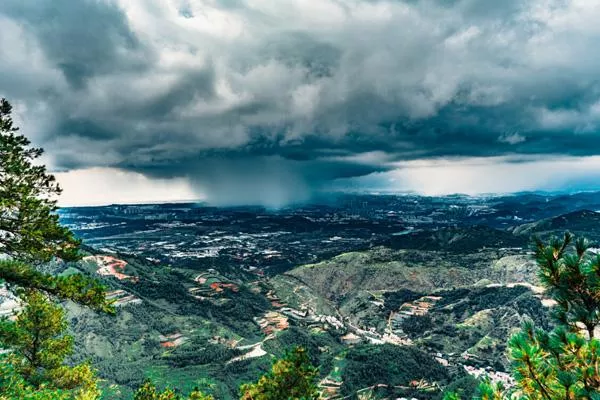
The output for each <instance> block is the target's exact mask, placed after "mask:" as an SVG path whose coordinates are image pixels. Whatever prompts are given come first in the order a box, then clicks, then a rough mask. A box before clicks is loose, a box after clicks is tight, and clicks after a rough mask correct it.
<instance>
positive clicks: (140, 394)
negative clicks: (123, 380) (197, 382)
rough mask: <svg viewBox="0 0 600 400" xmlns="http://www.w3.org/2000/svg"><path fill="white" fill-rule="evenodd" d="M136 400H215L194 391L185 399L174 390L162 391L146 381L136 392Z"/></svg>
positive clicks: (134, 397)
mask: <svg viewBox="0 0 600 400" xmlns="http://www.w3.org/2000/svg"><path fill="white" fill-rule="evenodd" d="M133 399H134V400H213V397H212V396H207V395H205V394H203V393H202V392H200V391H199V390H198V389H194V390H193V391H192V393H190V395H189V396H188V397H183V396H182V395H180V394H178V393H177V392H175V391H174V390H172V389H170V388H166V389H165V390H163V391H161V390H159V389H157V388H156V385H154V384H153V383H152V381H150V380H146V382H144V384H143V385H142V386H140V388H139V389H138V390H137V391H136V392H135V395H134V396H133Z"/></svg>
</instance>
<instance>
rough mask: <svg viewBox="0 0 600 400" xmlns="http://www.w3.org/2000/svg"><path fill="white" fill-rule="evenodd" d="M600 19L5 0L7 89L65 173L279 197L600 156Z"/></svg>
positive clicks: (336, 3) (460, 3) (290, 2)
mask: <svg viewBox="0 0 600 400" xmlns="http://www.w3.org/2000/svg"><path fill="white" fill-rule="evenodd" d="M598 20H600V4H599V3H597V2H593V1H586V0H571V1H568V0H528V1H525V0H508V1H502V2H490V1H487V0H405V1H402V0H345V1H342V0H283V1H273V0H144V1H141V0H140V1H126V0H78V1H70V0H35V1H34V0H3V1H2V2H1V3H0V27H1V28H0V29H1V31H0V60H1V62H0V96H4V97H7V98H8V99H9V100H11V101H12V102H13V103H14V105H15V110H16V117H17V120H18V122H19V124H20V125H21V126H22V127H23V130H24V132H25V133H26V134H27V135H29V136H30V137H31V138H32V139H33V141H34V143H36V144H38V145H41V146H43V147H45V148H46V150H47V154H48V162H49V163H50V165H51V166H52V168H53V169H54V170H57V171H74V170H81V169H85V168H94V167H101V168H114V169H118V170H121V171H129V172H131V173H136V174H137V173H141V174H143V175H144V176H146V177H148V178H151V179H158V180H161V182H162V181H164V180H169V179H185V180H187V181H188V182H190V184H192V186H193V187H197V189H198V192H199V193H203V194H204V195H205V196H207V197H208V198H209V199H211V200H213V201H214V202H216V203H222V204H228V203H233V204H237V203H264V204H272V205H277V204H284V203H287V202H290V201H293V200H294V199H304V198H308V197H309V196H310V195H311V193H312V192H313V191H314V190H320V189H323V188H327V187H329V186H330V185H332V182H333V181H339V180H347V179H354V178H359V177H378V176H388V175H386V174H392V175H393V171H397V170H399V169H400V170H401V169H405V168H410V166H411V165H413V164H411V162H413V161H414V162H421V161H422V160H440V159H465V158H476V159H478V160H481V159H483V160H485V159H489V160H493V159H497V157H508V158H505V160H508V161H507V162H508V163H512V162H515V161H521V162H522V161H523V160H532V159H535V160H539V159H542V158H543V159H544V160H545V162H547V161H548V160H551V159H553V158H560V159H561V160H564V159H573V157H575V158H577V157H583V156H594V155H597V154H600V130H599V126H600V81H599V74H598V71H600V53H599V52H597V51H596V49H597V45H598V43H599V42H600V25H598V23H597V21H598ZM565 157H567V158H565ZM363 179H364V178H360V179H358V180H357V182H360V181H361V180H363ZM399 189H402V187H399Z"/></svg>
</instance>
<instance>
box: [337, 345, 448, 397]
mask: <svg viewBox="0 0 600 400" xmlns="http://www.w3.org/2000/svg"><path fill="white" fill-rule="evenodd" d="M448 378H449V374H448V371H447V370H446V369H445V368H444V367H443V366H442V365H440V364H439V363H438V362H437V361H435V360H434V358H433V357H432V356H431V355H429V354H427V353H425V352H424V351H422V350H419V349H417V348H416V347H414V346H395V345H391V344H384V345H361V346H357V347H355V348H352V349H350V350H349V351H348V354H347V355H346V368H345V370H344V374H343V382H344V383H343V384H342V393H344V394H345V395H350V394H353V393H355V392H356V391H357V390H359V389H363V388H365V387H369V386H373V385H378V384H385V385H386V386H387V387H388V388H389V389H390V390H391V393H394V391H395V389H397V388H396V387H405V388H408V387H409V385H410V383H411V382H412V381H415V380H416V381H420V380H424V381H426V382H428V383H434V382H442V383H445V382H446V381H447V380H448ZM398 389H400V390H401V388H398ZM399 393H400V392H399Z"/></svg>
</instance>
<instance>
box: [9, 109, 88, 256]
mask: <svg viewBox="0 0 600 400" xmlns="http://www.w3.org/2000/svg"><path fill="white" fill-rule="evenodd" d="M11 113H12V107H11V105H10V103H9V102H8V101H6V99H1V100H0V253H4V254H7V255H9V256H11V257H13V258H15V259H19V260H21V261H26V262H40V261H42V262H43V261H49V260H50V259H51V258H52V257H60V258H62V259H64V260H73V259H76V258H77V256H78V254H77V248H78V245H79V241H78V240H76V239H75V237H74V236H73V234H72V233H71V232H70V231H69V230H68V229H67V228H65V227H63V226H61V225H60V224H59V221H58V215H57V214H56V210H57V207H56V199H55V197H56V196H57V195H59V194H60V192H61V188H60V187H59V185H58V184H57V183H56V179H55V178H54V176H53V175H51V174H48V173H47V172H46V167H45V166H43V165H38V164H35V161H36V159H38V158H39V157H40V156H41V155H42V153H43V150H42V149H40V148H35V147H30V141H29V140H28V139H27V138H26V137H25V136H23V135H21V134H19V133H18V128H16V127H15V126H14V125H13V120H12V118H11Z"/></svg>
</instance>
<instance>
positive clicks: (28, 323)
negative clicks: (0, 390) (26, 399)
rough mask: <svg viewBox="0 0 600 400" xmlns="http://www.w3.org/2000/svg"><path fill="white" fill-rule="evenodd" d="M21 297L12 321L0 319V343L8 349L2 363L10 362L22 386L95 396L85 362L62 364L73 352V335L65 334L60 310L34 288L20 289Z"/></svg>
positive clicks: (93, 382)
mask: <svg viewBox="0 0 600 400" xmlns="http://www.w3.org/2000/svg"><path fill="white" fill-rule="evenodd" d="M22 298H23V300H24V302H25V307H24V309H23V310H22V311H21V312H19V314H18V315H17V318H16V321H15V322H14V323H13V322H11V321H8V320H1V321H0V343H1V344H2V345H1V346H2V347H3V348H5V349H10V353H9V354H8V355H7V356H5V359H4V360H3V361H4V363H3V365H10V366H11V370H12V371H13V372H14V373H15V374H16V375H18V376H20V377H22V379H23V381H24V385H25V386H31V387H33V388H35V389H39V388H47V389H64V390H69V391H72V392H74V393H75V394H76V395H77V397H78V398H81V399H84V398H85V399H95V398H97V397H98V395H99V392H98V389H97V387H96V381H97V380H96V377H95V372H94V371H93V370H92V368H91V367H90V366H89V365H88V364H80V365H77V366H73V367H72V366H68V365H66V364H65V359H66V358H67V357H68V356H70V355H71V354H72V353H73V337H72V336H69V335H67V334H65V332H66V330H67V321H66V320H65V316H64V311H63V309H62V308H61V307H59V306H58V305H56V304H54V303H52V302H51V301H50V300H49V299H48V297H47V296H46V295H45V294H43V293H41V292H39V291H37V290H27V291H25V292H23V293H22Z"/></svg>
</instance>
